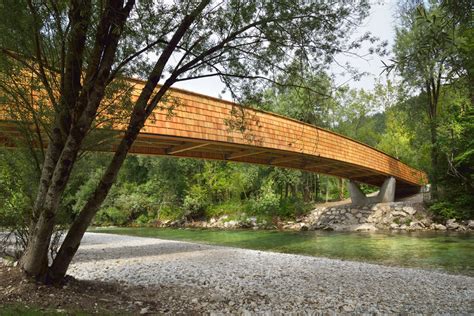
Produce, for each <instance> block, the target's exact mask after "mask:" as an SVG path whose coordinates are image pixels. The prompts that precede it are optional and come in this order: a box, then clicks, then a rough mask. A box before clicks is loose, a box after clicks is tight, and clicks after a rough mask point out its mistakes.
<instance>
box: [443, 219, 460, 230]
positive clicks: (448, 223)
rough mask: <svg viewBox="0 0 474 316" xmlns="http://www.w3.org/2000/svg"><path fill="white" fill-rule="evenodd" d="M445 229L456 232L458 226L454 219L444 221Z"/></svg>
mask: <svg viewBox="0 0 474 316" xmlns="http://www.w3.org/2000/svg"><path fill="white" fill-rule="evenodd" d="M446 228H447V229H448V230H456V229H458V228H459V224H458V223H456V219H454V218H453V219H448V220H447V221H446Z"/></svg>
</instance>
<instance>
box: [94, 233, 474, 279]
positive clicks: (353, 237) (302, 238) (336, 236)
mask: <svg viewBox="0 0 474 316" xmlns="http://www.w3.org/2000/svg"><path fill="white" fill-rule="evenodd" d="M93 231H96V232H99V231H100V232H107V233H117V234H126V235H134V236H143V237H156V238H162V239H172V240H183V241H191V242H198V243H207V244H214V245H223V246H231V247H239V248H247V249H257V250H265V251H275V252H283V253H292V254H303V255H310V256H317V257H328V258H337V259H342V260H353V261H363V262H371V263H378V264H382V265H390V266H400V267H416V268H422V269H429V270H438V271H443V272H448V273H454V274H464V275H469V276H474V234H472V233H449V232H376V233H357V232H325V231H307V232H286V231H253V230H232V231H224V230H199V229H169V228H106V229H104V228H101V229H94V230H93Z"/></svg>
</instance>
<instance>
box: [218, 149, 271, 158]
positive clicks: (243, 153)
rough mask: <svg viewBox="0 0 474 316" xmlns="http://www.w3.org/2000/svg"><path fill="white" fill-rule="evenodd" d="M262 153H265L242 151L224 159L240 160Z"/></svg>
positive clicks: (261, 152) (261, 151)
mask: <svg viewBox="0 0 474 316" xmlns="http://www.w3.org/2000/svg"><path fill="white" fill-rule="evenodd" d="M264 152H265V151H264V150H242V151H239V152H236V153H233V154H230V155H227V156H226V157H225V159H236V158H242V157H247V156H253V155H258V154H263V153H264Z"/></svg>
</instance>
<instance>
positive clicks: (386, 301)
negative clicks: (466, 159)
mask: <svg viewBox="0 0 474 316" xmlns="http://www.w3.org/2000/svg"><path fill="white" fill-rule="evenodd" d="M70 273H71V274H72V275H73V276H74V277H76V278H81V279H95V280H103V281H118V282H121V283H122V284H123V285H124V288H126V287H127V286H145V287H148V288H149V289H150V291H151V292H152V291H157V292H158V291H160V289H162V288H167V289H169V288H170V287H173V288H176V289H178V290H179V291H178V290H177V291H174V292H173V293H174V294H173V295H172V296H170V297H169V302H167V303H166V304H161V305H160V306H162V307H160V308H162V309H159V310H153V307H147V306H143V308H142V309H141V312H142V313H148V312H157V313H172V314H174V313H177V312H179V311H181V310H183V308H184V307H186V309H185V310H187V311H189V310H190V309H189V308H190V307H192V310H193V311H195V312H199V313H200V312H206V313H216V314H220V313H244V314H248V313H254V312H257V313H269V312H271V313H287V312H300V313H313V312H336V313H340V312H343V313H423V314H472V313H474V278H472V277H468V276H461V275H449V274H444V273H438V272H433V271H425V270H418V269H407V268H396V267H386V266H380V265H374V264H367V263H360V262H351V261H341V260H334V259H325V258H316V257H307V256H300V255H290V254H281V253H271V252H261V251H254V250H244V249H237V248H228V247H219V246H209V245H201V244H195V243H187V242H177V241H165V240H160V239H155V238H139V237H129V236H118V235H109V234H98V233H87V234H86V236H85V237H84V240H83V242H82V245H81V247H80V249H79V251H78V254H77V256H76V258H75V261H74V263H73V265H72V266H71V269H70ZM138 303H140V302H138ZM155 308H156V307H155Z"/></svg>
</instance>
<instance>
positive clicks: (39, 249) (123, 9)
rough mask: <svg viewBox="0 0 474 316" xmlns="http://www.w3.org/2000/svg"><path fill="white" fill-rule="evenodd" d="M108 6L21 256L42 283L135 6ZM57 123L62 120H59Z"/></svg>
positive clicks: (130, 3) (130, 2)
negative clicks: (65, 199) (65, 198)
mask: <svg viewBox="0 0 474 316" xmlns="http://www.w3.org/2000/svg"><path fill="white" fill-rule="evenodd" d="M73 3H74V2H73ZM81 3H82V4H84V3H87V4H88V5H89V6H90V1H86V2H81ZM77 5H79V4H77ZM108 5H109V6H108V7H107V8H106V9H105V10H104V14H103V15H102V16H101V20H100V22H99V25H98V27H97V34H96V38H95V45H94V48H93V49H92V54H91V57H90V63H89V67H88V70H87V72H86V77H85V79H84V82H85V83H84V87H83V88H82V89H81V91H80V93H79V90H77V93H74V98H71V99H75V100H74V105H73V106H72V109H73V110H74V114H75V117H76V120H75V121H74V122H72V123H71V128H70V130H69V131H68V132H69V134H68V136H67V140H66V142H65V145H64V148H63V149H62V151H61V154H60V157H59V160H58V161H57V163H56V165H55V166H54V169H53V170H54V171H53V174H52V177H51V180H50V183H49V187H48V189H47V192H46V194H45V197H44V198H42V199H37V200H38V205H37V208H38V210H39V219H38V222H37V224H36V225H35V228H34V229H33V232H32V235H31V238H30V240H29V243H28V246H27V249H26V251H25V253H24V255H23V256H22V259H21V267H22V269H23V270H24V271H25V272H26V273H27V274H29V275H32V276H35V277H36V279H38V280H40V281H42V282H47V283H49V280H48V250H49V245H50V242H51V236H52V233H53V230H54V225H55V215H56V213H57V210H58V208H59V204H60V201H61V197H62V194H63V192H64V190H65V188H66V185H67V183H68V180H69V176H70V174H71V171H72V168H73V166H74V163H75V161H76V158H77V155H78V153H79V150H80V148H81V144H82V142H83V140H84V138H85V136H86V135H87V132H88V131H89V129H90V127H91V125H92V122H93V120H94V118H95V116H96V113H97V109H98V107H99V105H100V102H101V101H102V99H103V97H104V93H105V88H106V85H107V80H108V79H109V74H110V71H111V68H112V64H113V62H114V60H115V53H116V50H117V45H118V42H119V39H120V36H121V34H122V32H123V27H124V25H125V22H126V20H127V18H128V15H129V13H130V11H131V9H132V7H133V6H134V0H128V1H127V4H126V5H125V6H123V0H122V1H112V2H109V3H108ZM80 16H83V14H80ZM82 30H84V29H82ZM82 36H84V39H85V34H82ZM74 39H75V38H72V39H71V42H72V44H73V46H74V43H75V42H74ZM71 53H72V54H75V53H77V52H76V51H75V50H74V49H72V51H71ZM79 75H80V72H79ZM79 86H80V85H79ZM66 90H67V89H66ZM65 92H66V91H62V93H63V94H66V95H67V93H70V91H67V93H65ZM63 96H64V95H63ZM66 101H68V100H66ZM71 102H72V100H71ZM69 106H71V104H69ZM60 123H63V122H62V121H60ZM51 165H52V164H51ZM45 167H48V165H45ZM40 193H44V192H40ZM41 202H42V203H41ZM41 204H42V205H41Z"/></svg>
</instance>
